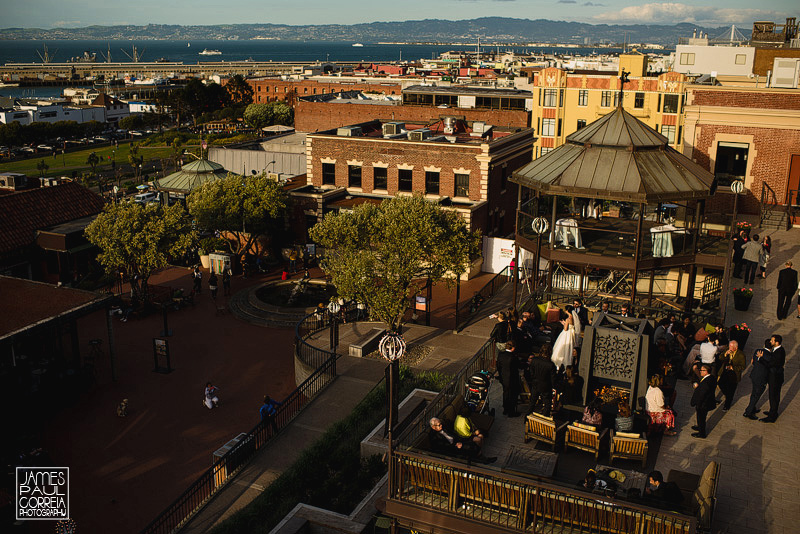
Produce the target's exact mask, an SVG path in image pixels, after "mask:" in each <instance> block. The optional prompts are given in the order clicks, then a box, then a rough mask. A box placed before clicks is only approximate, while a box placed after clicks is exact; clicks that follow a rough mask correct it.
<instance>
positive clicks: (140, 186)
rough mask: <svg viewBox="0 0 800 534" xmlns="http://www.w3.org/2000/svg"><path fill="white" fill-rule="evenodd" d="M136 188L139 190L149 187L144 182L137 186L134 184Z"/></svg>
mask: <svg viewBox="0 0 800 534" xmlns="http://www.w3.org/2000/svg"><path fill="white" fill-rule="evenodd" d="M136 189H139V190H140V191H141V190H143V189H150V186H149V185H144V184H142V185H137V186H136Z"/></svg>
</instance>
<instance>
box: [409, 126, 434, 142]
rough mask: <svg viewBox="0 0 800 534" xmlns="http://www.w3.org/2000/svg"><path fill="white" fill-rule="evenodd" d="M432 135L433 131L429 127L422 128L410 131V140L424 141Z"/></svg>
mask: <svg viewBox="0 0 800 534" xmlns="http://www.w3.org/2000/svg"><path fill="white" fill-rule="evenodd" d="M430 136H431V131H430V130H429V129H428V128H420V129H419V130H412V131H410V132H408V140H409V141H424V140H425V139H427V138H429V137H430Z"/></svg>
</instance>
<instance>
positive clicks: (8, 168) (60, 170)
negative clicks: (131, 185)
mask: <svg viewBox="0 0 800 534" xmlns="http://www.w3.org/2000/svg"><path fill="white" fill-rule="evenodd" d="M185 148H193V147H192V146H191V145H189V146H186V147H185ZM129 151H130V144H128V143H124V144H123V143H120V145H119V148H116V149H115V148H114V147H113V146H104V147H91V148H89V147H87V148H86V149H85V150H79V151H76V152H69V153H67V154H64V155H63V156H62V155H61V154H58V155H57V156H56V157H55V159H54V158H53V155H52V154H44V153H43V154H42V155H41V156H39V157H35V158H30V159H25V160H20V161H12V162H9V163H3V164H0V172H19V173H23V174H25V175H27V176H39V169H37V168H36V165H38V164H39V162H40V161H41V160H44V162H45V163H47V165H49V169H47V172H45V176H62V175H67V176H69V175H70V174H71V173H72V171H73V170H76V171H78V173H81V172H82V171H89V170H91V167H90V166H89V164H88V163H86V160H87V159H88V158H89V154H91V153H92V152H96V153H97V155H98V156H100V163H99V164H98V166H97V169H98V171H100V170H105V169H108V168H109V165H110V164H111V161H112V160H111V159H109V158H113V159H114V160H116V162H117V166H121V165H128V152H129ZM171 154H172V148H171V147H168V146H163V147H146V146H141V147H139V155H140V156H143V157H144V161H145V163H146V162H148V161H150V160H152V159H158V158H166V157H170V155H171Z"/></svg>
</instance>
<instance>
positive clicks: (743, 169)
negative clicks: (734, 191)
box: [714, 141, 750, 186]
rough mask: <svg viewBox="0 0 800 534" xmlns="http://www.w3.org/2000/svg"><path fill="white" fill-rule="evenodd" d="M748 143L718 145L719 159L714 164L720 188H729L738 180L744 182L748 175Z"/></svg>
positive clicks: (721, 143) (720, 143)
mask: <svg viewBox="0 0 800 534" xmlns="http://www.w3.org/2000/svg"><path fill="white" fill-rule="evenodd" d="M749 149H750V145H748V144H747V143H726V142H723V141H721V142H719V143H718V144H717V159H716V162H715V164H714V176H715V177H716V178H717V183H718V184H719V185H720V186H729V185H731V184H732V183H733V182H735V181H737V180H741V181H743V180H744V177H745V175H746V174H747V153H748V151H749Z"/></svg>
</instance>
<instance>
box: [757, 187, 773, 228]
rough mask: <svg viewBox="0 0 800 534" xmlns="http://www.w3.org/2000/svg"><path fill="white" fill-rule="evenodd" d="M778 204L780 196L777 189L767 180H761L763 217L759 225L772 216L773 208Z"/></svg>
mask: <svg viewBox="0 0 800 534" xmlns="http://www.w3.org/2000/svg"><path fill="white" fill-rule="evenodd" d="M777 204H778V197H777V196H776V195H775V190H774V189H772V187H770V185H769V184H768V183H767V182H761V219H760V220H759V226H761V225H763V224H764V221H765V220H766V219H769V218H770V217H771V216H772V210H773V209H774V208H775V206H776V205H777Z"/></svg>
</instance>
